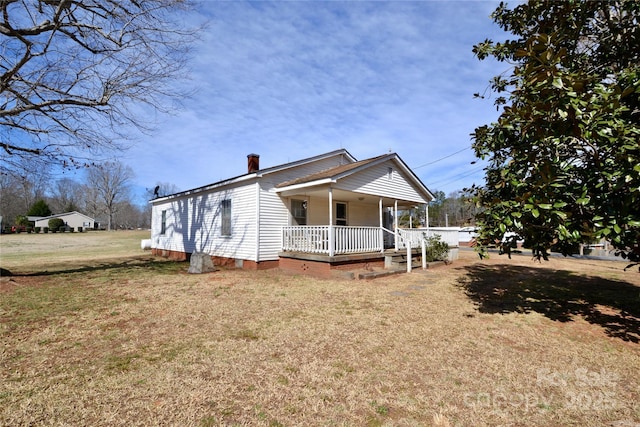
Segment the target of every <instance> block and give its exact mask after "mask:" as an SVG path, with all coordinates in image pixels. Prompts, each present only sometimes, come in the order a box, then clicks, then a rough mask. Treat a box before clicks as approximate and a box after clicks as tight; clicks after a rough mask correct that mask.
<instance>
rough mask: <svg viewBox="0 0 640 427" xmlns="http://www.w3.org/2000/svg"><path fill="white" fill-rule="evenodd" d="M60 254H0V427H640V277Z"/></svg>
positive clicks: (558, 266)
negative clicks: (369, 270)
mask: <svg viewBox="0 0 640 427" xmlns="http://www.w3.org/2000/svg"><path fill="white" fill-rule="evenodd" d="M52 237H55V238H56V239H57V238H66V237H69V236H68V235H62V237H61V236H60V235H38V236H36V235H26V234H24V235H12V236H2V237H1V240H0V245H1V258H0V260H1V262H2V268H5V269H8V270H10V271H11V272H12V273H13V274H14V276H11V277H3V278H2V280H1V281H0V341H1V342H2V347H0V425H15V426H20V425H25V426H26V425H97V426H100V425H105V426H106V425H127V426H129V425H160V424H163V425H166V424H168V425H193V426H218V425H258V426H289V425H329V426H330V425H338V426H351V425H353V426H361V425H365V426H366V425H370V426H383V425H397V426H413V425H439V426H444V425H460V426H467V425H474V426H481V425H490V426H494V425H515V426H517V425H522V426H524V425H527V426H528V425H539V426H557V425H576V426H577V425H580V426H601V425H625V426H626V425H635V423H639V422H640V410H639V409H638V405H637V402H638V401H640V373H639V372H638V366H640V344H639V343H638V337H639V336H640V335H639V328H638V320H639V319H640V307H639V303H640V277H639V276H640V275H638V273H635V272H630V271H629V272H624V271H622V267H623V265H622V267H621V265H620V264H618V263H610V262H601V261H576V260H565V259H552V260H551V261H550V262H548V263H542V264H540V263H534V262H533V261H531V260H530V258H528V257H514V259H513V260H507V259H504V258H500V257H497V256H496V257H493V258H491V259H490V260H484V261H480V260H478V259H477V258H475V257H474V256H473V255H472V254H469V253H463V259H461V260H460V261H458V262H456V263H454V264H452V265H450V266H446V267H443V268H437V269H434V270H432V271H428V272H426V273H423V272H419V271H417V272H414V273H413V274H411V275H401V276H392V277H388V278H383V279H377V280H374V281H366V282H365V281H362V282H360V281H340V280H315V279H311V278H307V277H301V276H288V275H284V274H281V273H279V272H278V271H266V272H252V271H239V270H224V269H223V270H220V271H218V272H215V273H210V274H204V275H188V274H186V270H187V267H188V266H187V265H186V264H185V263H174V262H168V261H164V260H161V259H156V258H152V257H150V256H149V255H148V253H144V252H142V251H141V250H140V249H139V239H140V238H145V236H142V237H141V234H140V233H137V234H136V233H96V234H95V235H91V233H86V235H83V236H82V237H81V238H80V239H79V240H77V242H78V243H77V244H73V245H72V244H70V243H69V241H62V243H60V244H61V245H62V244H66V245H67V246H64V248H62V247H60V248H59V249H57V250H56V251H51V250H50V249H48V248H47V245H48V244H58V243H56V242H55V241H53V240H50V241H47V240H46V239H49V238H52ZM72 237H74V238H79V236H72ZM83 239H85V240H83ZM92 239H105V240H101V242H100V243H99V244H98V243H96V242H95V240H92ZM29 245H31V247H32V250H29V249H28V247H29ZM85 245H86V246H85ZM100 247H108V248H111V249H108V250H105V251H99V250H98V248H100ZM16 252H19V253H20V255H16ZM44 254H46V255H44ZM25 259H28V262H25V261H21V260H25ZM615 423H617V424H615Z"/></svg>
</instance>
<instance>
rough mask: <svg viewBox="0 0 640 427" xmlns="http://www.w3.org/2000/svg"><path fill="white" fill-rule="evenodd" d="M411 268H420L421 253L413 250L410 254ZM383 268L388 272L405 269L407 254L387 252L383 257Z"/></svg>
mask: <svg viewBox="0 0 640 427" xmlns="http://www.w3.org/2000/svg"><path fill="white" fill-rule="evenodd" d="M411 267H422V251H421V250H417V249H414V250H413V251H412V254H411ZM384 268H385V269H389V270H394V269H404V270H405V271H406V269H407V252H406V251H398V252H388V253H386V254H385V256H384Z"/></svg>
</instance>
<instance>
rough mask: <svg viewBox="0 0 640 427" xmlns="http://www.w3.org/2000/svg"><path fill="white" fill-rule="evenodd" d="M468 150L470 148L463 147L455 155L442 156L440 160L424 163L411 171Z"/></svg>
mask: <svg viewBox="0 0 640 427" xmlns="http://www.w3.org/2000/svg"><path fill="white" fill-rule="evenodd" d="M470 148H471V147H465V148H463V149H462V150H459V151H456V152H455V153H451V154H449V155H448V156H444V157H442V158H440V159H438V160H434V161H432V162H429V163H425V164H424V165H420V166H416V167H415V168H412V169H414V170H415V169H420V168H423V167H425V166H429V165H432V164H434V163H438V162H439V161H441V160H444V159H448V158H449V157H453V156H455V155H456V154H460V153H462V152H463V151H465V150H468V149H470Z"/></svg>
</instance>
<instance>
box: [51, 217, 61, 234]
mask: <svg viewBox="0 0 640 427" xmlns="http://www.w3.org/2000/svg"><path fill="white" fill-rule="evenodd" d="M60 227H64V221H63V220H62V219H60V218H51V219H50V220H49V229H50V230H51V231H53V232H56V231H58V229H59V228H60Z"/></svg>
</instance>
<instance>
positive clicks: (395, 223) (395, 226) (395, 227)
mask: <svg viewBox="0 0 640 427" xmlns="http://www.w3.org/2000/svg"><path fill="white" fill-rule="evenodd" d="M393 233H394V236H395V239H394V240H395V242H396V252H397V251H398V249H400V247H399V245H398V201H397V200H396V201H395V202H394V204H393Z"/></svg>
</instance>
